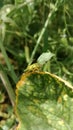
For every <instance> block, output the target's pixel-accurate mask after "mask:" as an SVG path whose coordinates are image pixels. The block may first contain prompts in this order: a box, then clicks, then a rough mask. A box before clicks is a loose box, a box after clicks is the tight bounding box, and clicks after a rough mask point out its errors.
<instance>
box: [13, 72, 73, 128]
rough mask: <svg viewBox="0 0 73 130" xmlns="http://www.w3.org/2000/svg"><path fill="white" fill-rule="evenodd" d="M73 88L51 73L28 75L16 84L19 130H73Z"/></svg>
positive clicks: (30, 73)
mask: <svg viewBox="0 0 73 130" xmlns="http://www.w3.org/2000/svg"><path fill="white" fill-rule="evenodd" d="M72 97H73V86H72V85H70V84H69V83H68V82H67V81H65V80H63V79H61V78H60V77H58V76H56V75H54V74H51V73H48V72H39V71H33V70H32V72H29V71H27V72H26V73H24V74H23V75H22V77H21V80H20V81H19V82H18V84H17V90H16V106H15V112H16V115H17V117H18V120H19V125H18V127H17V130H72V129H73V98H72Z"/></svg>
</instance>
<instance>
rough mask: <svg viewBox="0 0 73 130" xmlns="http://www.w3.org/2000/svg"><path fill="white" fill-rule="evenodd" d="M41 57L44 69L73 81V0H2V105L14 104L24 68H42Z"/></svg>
mask: <svg viewBox="0 0 73 130" xmlns="http://www.w3.org/2000/svg"><path fill="white" fill-rule="evenodd" d="M47 52H50V53H49V55H48V60H49V59H50V60H49V61H47V62H45V61H46V57H47V56H46V55H44V56H42V54H47ZM50 54H54V56H52V55H50ZM39 56H40V57H41V56H42V57H44V58H42V59H41V58H40V57H39ZM51 56H52V58H50V57H51ZM38 57H39V58H40V62H41V64H43V63H44V62H45V64H44V66H43V67H42V71H47V72H50V73H53V74H56V75H58V76H59V77H62V78H63V79H65V80H67V81H69V82H71V83H72V84H73V0H70V1H69V0H36V1H35V0H0V79H1V81H0V86H1V87H0V89H1V94H0V96H1V99H0V101H1V106H2V105H5V104H4V103H5V102H6V104H8V105H9V104H10V102H11V103H12V105H13V106H14V102H15V98H14V97H15V87H14V86H16V83H17V81H18V79H19V77H20V75H21V74H22V72H23V71H24V70H25V72H27V71H28V70H29V72H31V71H32V68H33V70H34V71H38V68H39V66H38V64H33V65H32V66H30V65H31V64H32V63H36V62H37V61H38V60H37V59H38ZM51 84H52V83H51ZM4 87H5V89H4ZM5 90H6V91H7V93H6V91H5ZM3 94H4V95H6V96H4V97H3ZM7 94H8V95H7ZM12 95H14V96H12ZM8 99H10V102H9V100H8ZM22 100H23V99H22ZM3 101H4V102H3ZM10 105H11V104H10ZM4 108H5V107H4ZM0 111H1V112H3V111H4V109H1V108H0ZM8 113H9V111H8ZM2 120H5V118H4V117H2V118H1V121H2ZM6 120H7V118H6ZM0 129H1V128H0ZM5 129H6V128H5ZM8 129H9V130H10V129H11V127H9V128H8ZM46 129H47V128H46ZM50 130H51V128H50Z"/></svg>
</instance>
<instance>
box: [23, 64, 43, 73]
mask: <svg viewBox="0 0 73 130" xmlns="http://www.w3.org/2000/svg"><path fill="white" fill-rule="evenodd" d="M40 68H41V66H40V65H39V64H38V63H34V64H32V65H29V66H28V67H27V68H26V69H25V70H24V72H35V71H39V70H40Z"/></svg>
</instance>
